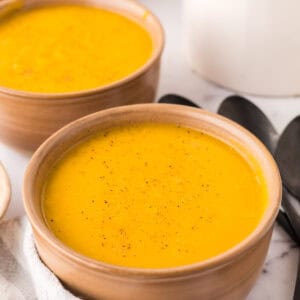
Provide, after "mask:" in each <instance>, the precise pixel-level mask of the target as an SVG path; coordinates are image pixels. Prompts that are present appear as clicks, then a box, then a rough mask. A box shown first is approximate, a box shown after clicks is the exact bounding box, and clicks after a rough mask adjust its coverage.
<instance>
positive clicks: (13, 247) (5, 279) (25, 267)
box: [0, 217, 79, 300]
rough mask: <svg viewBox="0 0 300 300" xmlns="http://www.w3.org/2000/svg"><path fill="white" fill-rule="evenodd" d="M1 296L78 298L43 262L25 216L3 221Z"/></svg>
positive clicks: (13, 298) (14, 299)
mask: <svg viewBox="0 0 300 300" xmlns="http://www.w3.org/2000/svg"><path fill="white" fill-rule="evenodd" d="M0 299H1V300H34V299H39V300H76V299H77V300H78V299H79V298H77V297H75V296H73V295H72V294H71V293H70V292H68V291H67V290H66V289H65V288H64V287H63V286H62V284H61V283H60V281H59V280H58V279H57V278H56V277H55V275H54V274H53V273H52V272H51V271H50V270H49V269H48V268H47V267H46V266H45V265H44V264H43V263H42V262H41V260H40V258H39V256H38V254H37V252H36V249H35V246H34V242H33V236H32V231H31V227H30V224H29V222H28V221H27V219H26V218H25V217H22V218H18V219H14V220H11V221H7V222H4V223H1V224H0Z"/></svg>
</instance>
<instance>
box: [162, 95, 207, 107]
mask: <svg viewBox="0 0 300 300" xmlns="http://www.w3.org/2000/svg"><path fill="white" fill-rule="evenodd" d="M158 103H169V104H179V105H186V106H192V107H198V108H201V107H200V106H199V105H197V104H196V103H194V102H192V101H191V100H189V99H187V98H185V97H182V96H179V95H176V94H167V95H164V96H162V97H161V98H160V99H159V100H158Z"/></svg>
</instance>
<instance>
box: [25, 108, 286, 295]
mask: <svg viewBox="0 0 300 300" xmlns="http://www.w3.org/2000/svg"><path fill="white" fill-rule="evenodd" d="M143 121H150V122H167V123H175V124H181V125H183V126H186V127H190V128H193V129H196V130H201V131H205V132H208V133H211V134H213V135H215V136H217V137H219V138H220V139H222V140H224V141H227V142H229V143H237V144H239V145H240V146H241V147H243V148H245V149H247V151H248V152H250V153H252V154H253V156H254V157H255V158H256V159H257V161H258V162H259V164H260V166H261V168H262V170H263V174H264V176H265V178H266V182H267V188H268V193H269V204H268V207H267V209H266V212H265V214H264V216H263V218H262V220H261V222H260V224H259V225H258V226H257V228H256V229H255V231H254V232H253V233H252V234H251V235H249V236H248V237H247V238H246V239H245V240H244V241H242V242H241V243H240V244H238V245H237V246H235V247H234V248H232V249H230V250H228V251H226V252H224V253H223V254H221V255H218V256H216V257H213V258H211V259H208V260H205V261H202V262H199V263H196V264H192V265H186V266H182V267H174V268H165V269H136V268H128V267H120V266H116V265H110V264H107V263H103V262H100V261H96V260H93V259H90V258H88V257H85V256H83V255H80V254H78V253H76V252H75V251H73V250H72V249H70V248H68V247H67V246H65V245H64V244H63V243H62V242H60V241H59V240H58V239H56V238H55V236H54V235H53V234H52V233H51V231H50V230H49V229H48V227H47V226H46V224H45V221H44V219H43V215H42V212H41V203H40V202H41V192H42V188H43V184H44V182H45V178H46V176H47V174H48V172H49V169H50V168H51V167H52V166H53V164H55V162H56V161H57V160H58V159H59V157H61V155H62V154H63V153H64V152H65V151H67V150H68V149H69V148H70V147H71V146H72V145H74V144H75V143H77V142H79V141H80V140H82V139H83V138H85V137H87V136H89V135H91V134H93V133H94V132H97V131H99V130H103V129H107V128H110V127H111V126H115V125H117V124H118V125H120V124H124V123H128V122H143ZM243 148H242V149H243ZM133 176H134V175H133ZM23 193H24V194H23V196H24V204H25V209H26V212H27V215H28V218H29V220H30V222H31V224H32V227H33V232H34V236H35V241H36V246H37V249H38V252H39V254H40V256H41V258H42V260H43V261H44V262H45V264H46V265H47V266H48V267H49V268H50V269H51V270H52V271H53V272H54V273H55V274H56V275H57V276H58V277H59V278H60V279H61V280H62V281H63V282H64V284H65V285H66V286H67V287H69V288H70V289H71V290H72V291H75V292H77V293H79V294H80V295H85V296H87V297H88V298H95V299H108V300H141V299H143V300H158V299H159V300H162V299H165V300H167V299H168V300H170V299H172V300H179V299H180V300H183V299H184V300H201V299H203V300H209V299H218V300H225V299H226V300H238V299H244V298H245V297H246V295H247V294H248V293H249V291H250V289H251V287H252V286H253V284H254V282H255V280H256V278H257V276H258V275H259V273H260V271H261V268H262V266H263V263H264V260H265V257H266V254H267V251H268V247H269V243H270V238H271V235H272V230H273V224H274V221H275V217H276V215H277V212H278V208H279V205H280V199H281V181H280V175H279V173H278V169H277V167H276V164H275V162H274V160H273V158H272V157H271V155H270V154H269V152H268V151H267V150H266V148H265V147H264V146H263V145H262V144H261V143H260V142H259V141H258V140H257V139H256V138H255V137H254V136H253V135H251V134H250V133H249V132H248V131H246V130H245V129H243V128H242V127H240V126H239V125H237V124H236V123H234V122H232V121H230V120H228V119H226V118H224V117H221V116H219V115H216V114H213V113H209V112H207V111H204V110H200V109H197V108H190V107H183V106H178V105H169V104H140V105H130V106H123V107H118V108H112V109H108V110H104V111H101V112H98V113H95V114H92V115H90V116H87V117H84V118H81V119H79V120H77V121H75V122H73V123H71V124H69V125H67V126H66V127H64V128H63V129H61V130H59V131H58V132H57V133H55V134H54V135H52V136H51V137H50V138H49V139H48V140H47V141H46V142H45V143H44V144H43V145H42V146H41V147H40V148H39V149H38V150H37V152H36V153H35V154H34V156H33V158H32V160H31V162H30V164H29V166H28V169H27V171H26V175H25V180H24V190H23ZM253 200H254V201H255V199H253Z"/></svg>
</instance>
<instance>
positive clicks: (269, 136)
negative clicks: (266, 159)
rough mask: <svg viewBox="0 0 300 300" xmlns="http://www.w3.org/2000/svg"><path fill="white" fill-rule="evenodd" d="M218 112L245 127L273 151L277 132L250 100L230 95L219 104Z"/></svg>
mask: <svg viewBox="0 0 300 300" xmlns="http://www.w3.org/2000/svg"><path fill="white" fill-rule="evenodd" d="M218 113H219V114H221V115H223V116H225V117H227V118H229V119H231V120H234V121H235V122H237V123H239V124H240V125H242V126H243V127H245V128H247V129H248V130H249V131H251V132H252V133H253V134H254V135H255V136H257V137H258V138H259V139H260V140H261V141H262V142H263V143H264V144H265V146H266V147H267V148H268V150H269V151H270V152H271V153H274V151H275V147H276V143H277V139H278V133H277V132H276V129H275V128H274V126H273V125H272V123H271V121H270V120H269V119H268V117H267V116H266V115H265V114H264V113H263V112H262V111H261V110H260V109H259V108H258V107H257V106H256V105H254V104H253V103H252V102H250V101H248V100H247V99H245V98H243V97H240V96H230V97H228V98H226V99H225V100H224V101H223V103H222V104H221V105H220V107H219V109H218Z"/></svg>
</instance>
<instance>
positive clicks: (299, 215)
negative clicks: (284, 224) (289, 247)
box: [282, 187, 300, 241]
mask: <svg viewBox="0 0 300 300" xmlns="http://www.w3.org/2000/svg"><path fill="white" fill-rule="evenodd" d="M282 207H283V209H284V210H285V212H286V214H287V216H288V218H289V220H290V223H291V225H292V227H293V228H294V231H295V233H296V235H297V238H298V240H299V241H300V204H299V202H298V200H296V199H295V198H294V197H293V196H292V195H291V194H290V193H289V192H288V190H287V189H286V188H285V187H283V189H282Z"/></svg>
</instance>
